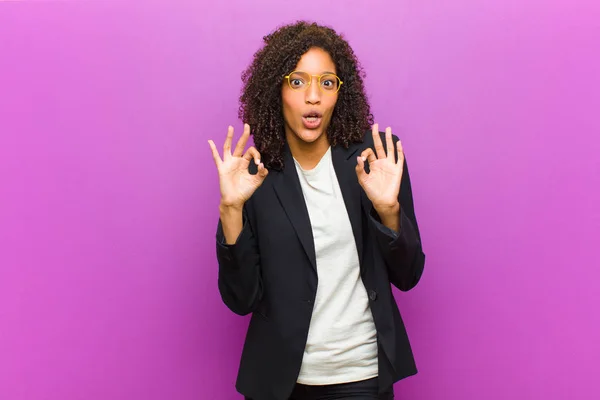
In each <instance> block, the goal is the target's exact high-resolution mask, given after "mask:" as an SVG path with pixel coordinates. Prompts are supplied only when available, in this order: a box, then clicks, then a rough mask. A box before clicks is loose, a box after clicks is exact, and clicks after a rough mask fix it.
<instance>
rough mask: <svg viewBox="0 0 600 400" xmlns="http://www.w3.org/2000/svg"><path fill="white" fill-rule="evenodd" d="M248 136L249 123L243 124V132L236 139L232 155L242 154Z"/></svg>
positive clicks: (239, 155)
mask: <svg viewBox="0 0 600 400" xmlns="http://www.w3.org/2000/svg"><path fill="white" fill-rule="evenodd" d="M249 137H250V125H248V124H244V133H242V136H241V137H240V140H238V142H237V145H236V146H235V150H234V151H233V156H234V157H241V156H242V154H244V148H245V147H246V143H247V142H248V138H249Z"/></svg>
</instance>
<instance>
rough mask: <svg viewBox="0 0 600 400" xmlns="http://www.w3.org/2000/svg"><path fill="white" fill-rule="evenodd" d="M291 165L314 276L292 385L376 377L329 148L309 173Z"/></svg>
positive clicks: (365, 303)
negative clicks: (314, 286)
mask: <svg viewBox="0 0 600 400" xmlns="http://www.w3.org/2000/svg"><path fill="white" fill-rule="evenodd" d="M294 162H295V164H296V169H297V171H298V177H299V178H300V184H301V186H302V192H303V194H304V200H305V202H306V206H307V208H308V213H309V216H310V223H311V226H312V232H313V238H314V243H315V251H316V259H317V274H318V287H317V294H316V300H315V304H314V309H313V314H312V319H311V322H310V327H309V331H308V340H307V343H306V348H305V350H304V356H303V359H302V367H301V369H300V374H299V377H298V380H297V381H298V383H302V384H305V385H329V384H336V383H345V382H355V381H359V380H363V379H370V378H373V377H376V376H377V375H378V365H377V333H376V330H375V324H374V322H373V316H372V314H371V310H370V307H369V300H368V297H367V292H366V289H365V287H364V284H363V282H362V279H361V277H360V266H359V260H358V252H357V250H356V243H355V241H354V235H353V233H352V226H351V225H350V219H349V217H348V212H347V210H346V205H345V204H344V199H343V197H342V192H341V190H340V186H339V183H338V180H337V176H336V174H335V170H334V168H333V162H332V158H331V147H330V148H329V149H328V150H327V152H326V153H325V155H324V156H323V157H322V159H321V160H320V161H319V163H318V164H317V166H316V167H315V168H313V169H311V170H303V169H302V168H301V167H300V164H299V163H298V162H297V161H296V160H294Z"/></svg>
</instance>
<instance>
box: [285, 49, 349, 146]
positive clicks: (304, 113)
mask: <svg viewBox="0 0 600 400" xmlns="http://www.w3.org/2000/svg"><path fill="white" fill-rule="evenodd" d="M295 71H303V72H306V73H308V74H309V75H323V74H325V73H333V74H335V73H337V71H336V69H335V64H334V62H333V60H332V59H331V56H330V55H329V53H327V52H326V51H324V50H322V49H320V48H312V49H310V50H309V51H308V52H306V53H305V54H304V55H303V56H302V58H301V59H300V61H299V62H298V65H296V68H295ZM290 72H292V71H290ZM311 78H312V81H311V83H310V85H309V86H308V88H306V90H302V89H296V90H294V89H292V87H290V84H289V83H288V80H287V79H286V80H284V82H283V86H282V89H281V97H282V103H283V117H284V119H285V134H286V139H287V141H288V143H290V142H292V141H295V142H296V143H297V144H299V145H304V146H305V145H309V144H315V145H316V144H319V143H320V144H323V143H326V144H328V140H327V128H328V126H329V123H330V121H331V116H332V114H333V109H334V107H335V103H336V102H337V99H338V92H337V91H335V90H328V89H329V88H330V87H331V86H329V85H331V81H326V80H325V79H322V84H321V87H322V88H323V89H322V88H320V87H319V81H318V77H317V76H312V77H311ZM290 79H291V78H290ZM291 83H292V86H293V87H295V88H299V87H300V86H302V81H301V80H293V81H292V82H291ZM290 144H291V143H290Z"/></svg>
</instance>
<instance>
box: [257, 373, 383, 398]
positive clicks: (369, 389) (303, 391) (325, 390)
mask: <svg viewBox="0 0 600 400" xmlns="http://www.w3.org/2000/svg"><path fill="white" fill-rule="evenodd" d="M378 391H379V384H378V383H377V378H373V379H367V380H366V381H359V382H350V383H339V384H335V385H325V386H307V385H301V384H296V386H295V387H294V391H293V392H292V396H291V397H290V400H346V399H347V400H393V399H394V388H393V387H391V388H389V389H388V390H386V391H385V392H384V393H382V394H379V393H378ZM246 399H247V400H250V399H248V398H247V397H246Z"/></svg>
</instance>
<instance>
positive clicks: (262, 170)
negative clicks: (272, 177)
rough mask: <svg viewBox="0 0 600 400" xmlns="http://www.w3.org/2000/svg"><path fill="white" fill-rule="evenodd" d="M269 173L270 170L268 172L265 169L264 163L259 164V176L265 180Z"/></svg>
mask: <svg viewBox="0 0 600 400" xmlns="http://www.w3.org/2000/svg"><path fill="white" fill-rule="evenodd" d="M268 173H269V170H267V169H266V168H265V165H264V164H263V163H260V164H258V175H259V176H260V177H261V178H263V179H264V178H266V177H267V174H268Z"/></svg>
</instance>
